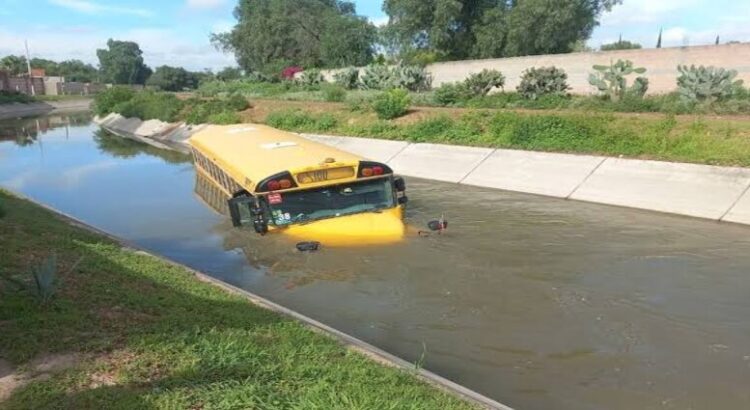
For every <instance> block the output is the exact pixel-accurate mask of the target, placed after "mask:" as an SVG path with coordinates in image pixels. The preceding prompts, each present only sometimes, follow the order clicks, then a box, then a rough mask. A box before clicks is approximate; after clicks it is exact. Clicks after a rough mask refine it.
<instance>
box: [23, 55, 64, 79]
mask: <svg viewBox="0 0 750 410" xmlns="http://www.w3.org/2000/svg"><path fill="white" fill-rule="evenodd" d="M30 63H31V68H41V69H44V73H45V74H46V75H52V76H55V75H60V69H59V66H58V64H57V62H55V61H52V60H47V59H46V58H32V59H31V61H30Z"/></svg>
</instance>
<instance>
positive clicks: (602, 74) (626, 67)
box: [589, 60, 648, 101]
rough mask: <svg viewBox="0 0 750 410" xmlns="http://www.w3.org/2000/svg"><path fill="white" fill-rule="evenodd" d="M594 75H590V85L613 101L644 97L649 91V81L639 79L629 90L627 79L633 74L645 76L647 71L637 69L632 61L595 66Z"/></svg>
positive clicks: (643, 78) (618, 61)
mask: <svg viewBox="0 0 750 410" xmlns="http://www.w3.org/2000/svg"><path fill="white" fill-rule="evenodd" d="M593 68H594V71H595V72H594V73H591V74H589V84H591V85H593V86H594V87H596V89H597V90H599V92H601V93H602V94H604V95H605V96H607V97H608V98H609V99H611V100H613V101H617V100H619V99H621V98H623V97H625V95H626V94H627V95H633V96H639V95H640V96H641V97H643V96H644V95H645V94H646V91H648V79H647V78H646V77H637V78H636V79H635V81H634V84H633V86H632V87H630V88H628V80H627V77H628V76H629V75H631V74H643V73H645V72H646V69H645V68H643V67H635V66H634V65H633V62H632V61H630V60H617V62H615V63H610V65H595V66H594V67H593Z"/></svg>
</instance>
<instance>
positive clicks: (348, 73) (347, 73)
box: [333, 67, 359, 90]
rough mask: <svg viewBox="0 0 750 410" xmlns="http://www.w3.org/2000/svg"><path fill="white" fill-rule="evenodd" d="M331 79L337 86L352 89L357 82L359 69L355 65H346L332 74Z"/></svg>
mask: <svg viewBox="0 0 750 410" xmlns="http://www.w3.org/2000/svg"><path fill="white" fill-rule="evenodd" d="M333 81H334V82H335V83H336V84H338V85H339V86H341V87H343V88H345V89H347V90H353V89H355V88H357V85H358V83H359V69H358V68H356V67H347V68H344V69H342V70H341V71H339V72H337V73H336V74H334V75H333Z"/></svg>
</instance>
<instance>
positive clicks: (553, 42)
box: [383, 0, 621, 61]
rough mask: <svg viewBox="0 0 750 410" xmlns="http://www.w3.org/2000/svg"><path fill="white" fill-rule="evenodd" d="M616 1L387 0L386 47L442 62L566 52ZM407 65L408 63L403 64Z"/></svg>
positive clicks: (587, 32) (590, 30)
mask: <svg viewBox="0 0 750 410" xmlns="http://www.w3.org/2000/svg"><path fill="white" fill-rule="evenodd" d="M620 2H621V1H620V0H592V1H580V0H557V1H551V0H524V1H505V0H483V1H455V0H433V1H424V0H386V1H385V2H384V3H383V10H384V11H385V12H386V14H388V17H389V18H390V19H389V20H390V21H389V24H388V26H387V27H386V29H385V33H384V35H385V37H386V38H387V41H386V43H388V44H392V46H391V48H393V49H395V50H396V51H397V52H400V54H401V56H402V57H406V56H409V55H414V54H415V53H418V52H426V53H432V54H434V55H437V56H440V59H443V60H462V59H467V58H492V57H504V56H518V55H534V54H558V53H566V52H570V51H571V47H572V45H573V44H575V43H576V42H577V41H578V40H582V39H587V38H589V37H590V35H591V33H592V31H593V29H594V27H596V25H597V24H598V19H599V16H601V14H602V13H603V12H604V11H606V10H609V9H611V7H612V6H613V5H614V4H617V3H620ZM407 61H409V60H407Z"/></svg>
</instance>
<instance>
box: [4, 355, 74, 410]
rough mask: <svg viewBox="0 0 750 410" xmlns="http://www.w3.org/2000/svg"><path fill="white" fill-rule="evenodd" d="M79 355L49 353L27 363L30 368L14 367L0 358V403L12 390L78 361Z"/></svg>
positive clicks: (41, 378) (69, 366) (72, 365)
mask: <svg viewBox="0 0 750 410" xmlns="http://www.w3.org/2000/svg"><path fill="white" fill-rule="evenodd" d="M80 361H81V357H80V356H79V355H76V354H50V355H44V356H40V357H39V358H37V359H34V360H32V361H31V363H30V364H29V366H28V368H29V369H30V370H27V371H24V370H22V369H17V368H14V367H13V366H12V365H11V364H10V362H8V361H6V360H4V359H2V358H0V403H2V402H3V401H5V400H6V399H7V398H9V397H10V396H11V395H12V394H13V391H15V390H16V389H18V388H20V387H23V386H25V385H26V384H28V383H30V382H33V381H37V380H44V379H45V378H48V377H50V375H51V374H53V373H57V372H60V371H63V370H66V369H69V368H71V367H74V366H76V365H77V364H78V363H80Z"/></svg>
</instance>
